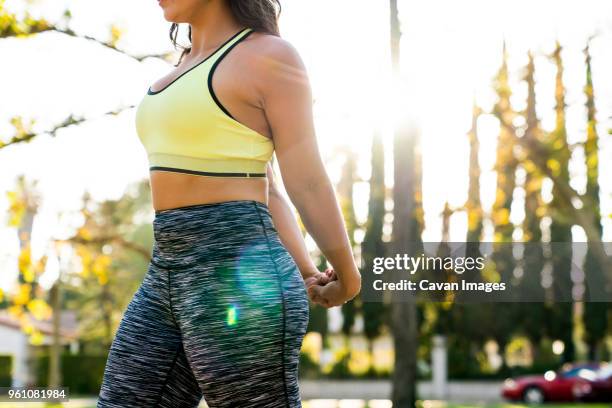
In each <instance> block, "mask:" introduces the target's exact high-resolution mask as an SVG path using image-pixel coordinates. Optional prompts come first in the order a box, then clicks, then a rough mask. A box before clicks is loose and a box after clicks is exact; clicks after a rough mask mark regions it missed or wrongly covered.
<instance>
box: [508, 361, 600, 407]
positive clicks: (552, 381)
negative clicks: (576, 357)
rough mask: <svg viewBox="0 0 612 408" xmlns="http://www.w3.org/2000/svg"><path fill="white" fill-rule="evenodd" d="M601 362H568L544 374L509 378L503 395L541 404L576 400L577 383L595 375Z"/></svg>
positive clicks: (514, 399)
mask: <svg viewBox="0 0 612 408" xmlns="http://www.w3.org/2000/svg"><path fill="white" fill-rule="evenodd" d="M600 366H601V365H600V364H599V363H583V364H567V365H564V366H563V367H562V368H561V369H560V370H558V371H547V372H546V373H545V374H544V375H537V376H526V377H518V378H516V379H512V378H509V379H507V380H506V381H504V385H503V388H502V396H503V397H504V398H506V399H509V400H512V401H524V402H526V403H529V404H540V403H542V402H545V401H566V402H568V401H575V400H576V396H575V395H574V388H575V385H576V384H577V383H578V382H580V383H582V381H583V379H584V378H589V377H591V378H592V377H593V376H594V375H595V372H596V371H597V370H598V369H599V368H600Z"/></svg>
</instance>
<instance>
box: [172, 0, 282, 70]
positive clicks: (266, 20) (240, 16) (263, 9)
mask: <svg viewBox="0 0 612 408" xmlns="http://www.w3.org/2000/svg"><path fill="white" fill-rule="evenodd" d="M227 1H228V2H229V6H230V9H231V10H232V14H233V15H234V18H236V20H238V22H239V23H240V24H241V25H243V26H245V27H248V28H252V29H253V31H259V32H263V33H267V34H272V35H276V36H280V32H279V29H278V17H279V15H280V12H281V4H280V1H279V0H227ZM178 28H179V25H178V24H177V23H172V26H171V27H170V41H172V44H173V45H174V48H175V49H176V48H177V47H180V48H182V49H183V52H182V53H181V57H180V58H179V60H178V62H177V63H176V65H175V66H178V65H179V64H180V63H181V61H182V59H183V57H184V56H185V54H189V52H191V46H189V47H184V46H182V45H179V44H177V42H176V36H177V34H178ZM188 37H189V43H190V45H191V25H190V26H189V33H188Z"/></svg>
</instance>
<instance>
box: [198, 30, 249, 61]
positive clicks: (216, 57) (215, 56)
mask: <svg viewBox="0 0 612 408" xmlns="http://www.w3.org/2000/svg"><path fill="white" fill-rule="evenodd" d="M252 32H253V29H252V28H249V27H246V28H243V29H242V30H240V31H238V32H237V33H236V34H234V35H232V36H231V37H230V38H229V39H228V40H227V41H225V42H224V43H223V44H222V45H221V46H220V47H219V48H217V50H216V51H215V52H213V53H212V54H211V55H210V57H208V58H207V60H208V61H207V62H209V63H210V62H212V63H213V67H214V66H215V65H217V64H218V63H219V61H221V60H222V59H223V57H225V56H226V55H227V54H228V53H229V52H230V51H231V49H232V48H234V47H235V46H236V44H238V43H239V42H240V41H242V40H244V39H245V38H247V37H248V36H249V35H250V34H251V33H252ZM213 69H214V68H213Z"/></svg>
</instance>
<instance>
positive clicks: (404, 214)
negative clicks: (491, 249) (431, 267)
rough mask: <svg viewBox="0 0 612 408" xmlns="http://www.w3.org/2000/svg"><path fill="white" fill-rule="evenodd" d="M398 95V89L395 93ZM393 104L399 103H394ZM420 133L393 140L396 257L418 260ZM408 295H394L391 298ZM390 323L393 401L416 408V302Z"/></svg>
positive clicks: (395, 60) (405, 130) (395, 37)
mask: <svg viewBox="0 0 612 408" xmlns="http://www.w3.org/2000/svg"><path fill="white" fill-rule="evenodd" d="M390 12H391V21H390V29H391V66H392V70H393V78H394V80H397V79H398V78H399V72H400V66H399V61H400V60H399V56H400V37H401V32H400V22H399V16H398V9H397V0H390ZM396 92H397V89H396ZM394 100H399V98H398V99H394ZM417 146H418V130H417V129H415V128H414V127H409V126H407V124H406V123H402V124H401V125H399V126H398V128H396V129H395V130H394V140H393V166H394V176H393V232H392V238H391V242H392V250H393V253H394V254H403V253H404V254H408V255H409V256H416V255H417V254H419V253H422V242H421V234H420V231H421V228H422V223H421V222H420V221H419V218H418V217H419V208H418V201H419V200H420V198H419V197H418V196H417V194H418V191H419V190H420V180H417V178H418V177H419V176H420V170H418V169H417V165H418V164H420V161H419V160H418V158H417ZM403 295H405V294H401V293H400V294H398V293H393V295H392V296H403ZM391 320H392V325H391V326H392V331H393V341H394V348H395V363H394V368H393V379H392V382H393V387H392V396H391V400H392V402H393V406H394V407H414V406H415V402H416V375H417V364H416V360H417V348H418V346H419V342H418V314H417V307H416V298H414V299H412V300H409V301H402V300H400V299H393V300H392V303H391Z"/></svg>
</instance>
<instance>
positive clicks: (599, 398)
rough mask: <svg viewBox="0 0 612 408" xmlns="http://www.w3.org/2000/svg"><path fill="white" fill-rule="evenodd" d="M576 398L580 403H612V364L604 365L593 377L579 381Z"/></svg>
mask: <svg viewBox="0 0 612 408" xmlns="http://www.w3.org/2000/svg"><path fill="white" fill-rule="evenodd" d="M574 396H575V397H576V399H578V400H579V401H591V402H612V364H604V365H602V367H601V368H600V369H599V370H597V371H596V372H595V374H594V375H593V376H587V378H583V379H581V380H580V381H577V382H576V384H575V385H574Z"/></svg>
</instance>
